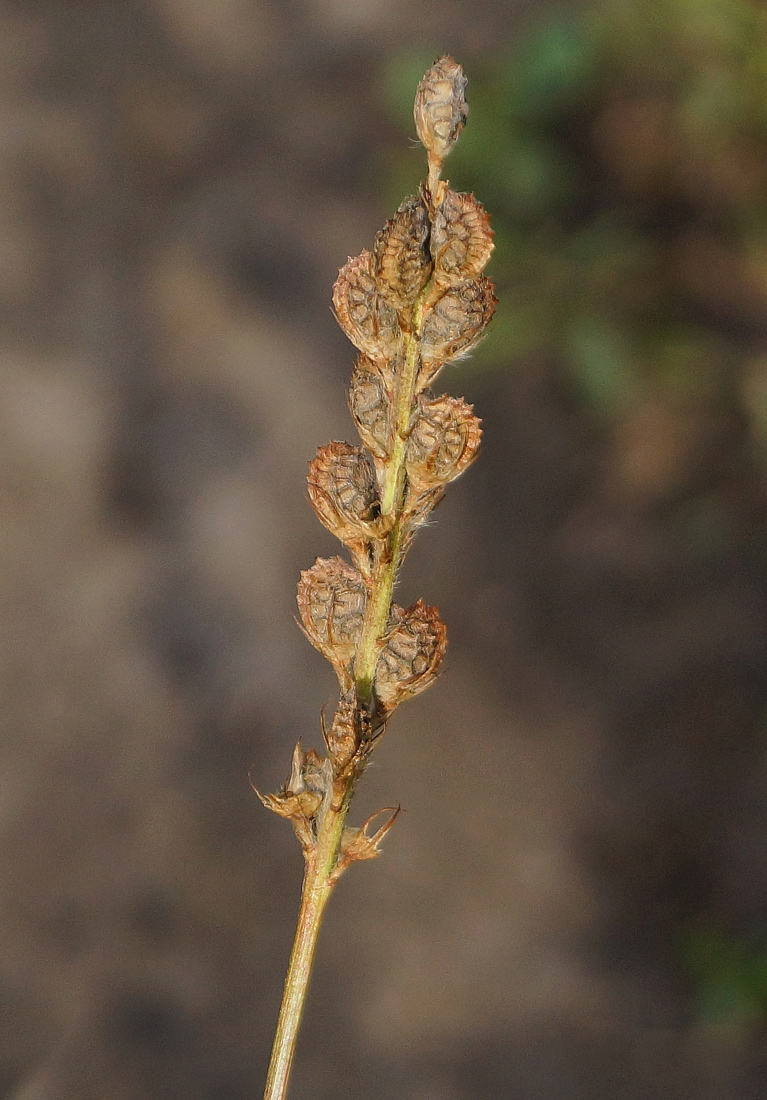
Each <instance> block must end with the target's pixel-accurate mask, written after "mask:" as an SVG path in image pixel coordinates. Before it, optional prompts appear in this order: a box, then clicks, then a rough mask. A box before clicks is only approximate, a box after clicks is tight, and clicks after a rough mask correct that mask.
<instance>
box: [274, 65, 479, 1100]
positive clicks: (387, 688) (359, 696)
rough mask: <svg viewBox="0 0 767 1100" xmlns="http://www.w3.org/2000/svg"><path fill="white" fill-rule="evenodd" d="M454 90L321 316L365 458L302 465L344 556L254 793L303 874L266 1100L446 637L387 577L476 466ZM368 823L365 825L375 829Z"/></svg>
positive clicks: (328, 583) (474, 252)
mask: <svg viewBox="0 0 767 1100" xmlns="http://www.w3.org/2000/svg"><path fill="white" fill-rule="evenodd" d="M465 88H466V78H465V76H464V74H463V70H462V69H461V67H460V65H458V64H456V62H455V61H453V59H452V58H451V57H447V56H445V57H441V58H440V59H439V60H438V61H437V62H436V63H435V64H434V65H433V66H432V68H431V69H429V70H428V72H427V73H426V74H425V75H424V77H423V79H422V80H421V82H420V84H419V85H418V90H417V92H416V98H415V109H414V116H415V123H416V129H417V131H418V136H419V138H420V140H421V142H422V144H423V145H424V147H425V148H426V152H427V157H428V169H429V172H428V178H427V180H426V181H425V182H423V183H422V184H421V187H420V191H419V194H418V195H411V196H410V197H409V198H407V199H405V201H404V202H403V203H402V205H401V206H400V208H399V210H397V212H396V214H395V215H394V217H393V218H392V219H391V220H390V221H388V222H387V223H386V225H385V226H384V227H383V229H382V230H381V231H380V233H378V235H377V237H376V240H375V243H374V246H373V251H372V252H368V251H365V252H362V253H361V254H360V255H359V256H355V257H354V258H353V259H351V258H350V259H349V261H348V262H347V263H346V264H345V265H344V266H343V267H342V268H341V270H340V272H339V274H338V279H337V280H336V283H335V286H334V287H333V305H334V308H335V313H336V317H337V319H338V323H339V324H340V326H341V328H342V329H343V330H344V332H345V333H346V335H347V336H348V337H349V339H350V340H351V342H352V343H353V344H354V346H355V347H356V348H357V349H358V351H359V352H360V355H359V357H358V359H357V362H356V366H355V369H354V373H353V375H352V380H351V386H350V389H349V407H350V410H351V414H352V418H353V420H354V423H355V425H356V427H357V430H358V432H359V435H360V438H361V440H362V444H363V445H362V446H355V445H352V444H350V443H338V442H333V443H329V444H328V445H327V446H325V447H321V448H320V449H319V451H318V452H317V456H316V458H315V459H314V460H313V461H312V462H311V463H310V466H309V477H308V482H309V499H310V500H311V503H312V505H313V507H314V510H315V512H316V513H317V515H318V517H319V519H320V521H321V522H322V523H323V524H324V525H325V526H326V527H327V528H328V530H330V531H331V532H332V533H333V534H334V535H336V537H337V538H338V539H339V540H340V541H341V542H342V543H343V544H344V546H346V548H347V549H348V551H349V553H350V555H351V559H352V562H353V564H352V565H350V564H349V563H348V562H346V561H344V560H343V559H342V558H318V559H317V561H316V562H315V563H314V565H313V566H312V568H311V569H308V570H306V571H305V572H304V573H302V574H301V580H300V582H299V585H298V609H299V612H300V615H301V622H302V624H303V630H304V633H305V634H306V636H307V638H308V639H309V641H310V642H311V643H312V645H313V646H314V647H315V649H318V650H319V651H320V653H322V654H323V656H325V657H326V658H327V659H328V661H330V663H331V664H332V666H333V668H334V670H335V673H336V676H337V677H338V683H339V689H340V698H339V702H338V707H337V709H336V712H335V715H334V717H333V720H332V722H331V724H330V727H329V728H327V726H326V725H325V723H324V722H323V727H322V732H323V739H324V743H325V751H326V755H325V756H322V755H320V754H319V753H317V752H315V750H314V749H309V750H308V751H304V750H303V749H302V747H301V744H300V742H299V744H298V745H296V748H295V751H294V753H293V766H292V770H291V774H290V779H289V780H288V781H287V783H286V784H285V785H284V787H283V788H282V789H281V790H280V791H278V792H277V793H276V794H268V795H259V797H260V798H261V800H262V802H263V803H264V805H266V806H267V807H268V808H269V809H270V810H273V811H274V812H275V813H277V814H280V815H281V816H282V817H286V818H287V819H288V820H289V821H290V822H291V824H292V825H293V828H294V829H295V832H296V835H297V837H298V839H299V841H300V842H301V846H302V848H303V852H304V857H305V860H306V869H305V875H304V886H303V894H302V900H301V910H300V914H299V920H298V929H297V932H296V939H295V943H294V947H293V953H292V955H291V959H290V964H289V969H288V975H287V979H286V982H285V992H284V996H283V1001H282V1008H281V1010H280V1017H279V1022H278V1025H277V1034H276V1036H275V1043H274V1049H273V1052H272V1060H271V1064H270V1067H269V1075H268V1079H267V1085H266V1093H265V1100H282V1098H283V1097H284V1096H285V1094H286V1091H287V1085H288V1079H289V1075H290V1069H291V1065H292V1060H293V1054H294V1051H295V1043H296V1037H297V1033H298V1027H299V1024H300V1019H301V1014H302V1010H303V1005H304V1000H305V997H306V988H307V983H308V978H309V973H310V970H311V965H312V959H313V956H314V950H315V946H316V942H317V935H318V933H319V928H320V924H321V922H322V916H323V913H324V910H325V906H326V904H327V901H328V898H329V897H330V894H331V892H332V889H333V887H334V885H335V883H336V882H337V881H338V879H339V877H340V875H341V874H342V873H343V871H344V870H346V868H347V867H348V866H349V865H350V864H352V863H354V862H356V861H358V860H363V859H372V858H374V857H375V856H377V855H378V854H379V844H380V842H381V840H382V839H383V838H384V836H385V835H386V833H387V832H388V831H389V829H390V828H391V826H392V824H393V822H394V820H395V818H396V816H397V813H398V811H397V810H391V811H381V813H384V812H388V817H387V819H386V820H385V821H384V823H383V824H382V825H381V826H380V827H379V828H378V829H376V830H375V832H373V833H372V834H371V833H369V832H368V827H369V826H370V824H371V821H372V820H373V819H370V820H369V821H367V822H366V823H365V824H364V825H363V826H362V828H351V827H349V826H347V825H346V816H347V813H348V810H349V805H350V803H351V799H352V796H353V794H354V788H355V786H356V784H357V782H358V780H359V778H360V776H361V775H362V773H363V771H364V770H365V767H366V765H367V763H368V760H369V758H370V754H371V752H372V751H373V749H374V748H375V745H376V743H377V741H378V739H379V738H380V736H381V734H382V733H383V731H384V729H385V728H386V724H387V722H388V720H389V718H390V717H391V715H392V713H393V712H394V710H395V709H396V708H397V707H398V706H399V704H400V703H402V702H403V701H404V700H406V699H410V698H412V697H413V696H415V695H418V694H420V692H422V691H424V690H425V689H426V688H427V687H429V685H430V684H432V683H433V682H434V680H435V678H436V676H437V674H438V671H439V667H440V664H441V662H442V658H443V656H444V654H445V649H446V648H447V629H446V627H445V625H444V623H442V622H441V620H440V617H439V613H438V611H437V608H435V607H427V605H426V604H425V603H424V602H423V601H422V600H418V601H417V602H416V603H414V604H413V605H412V606H411V607H408V608H402V607H398V606H397V605H396V604H395V603H393V600H392V595H393V591H394V585H395V581H396V578H397V572H398V570H399V567H400V565H401V564H402V561H403V559H404V557H405V554H406V552H407V550H408V547H409V546H410V543H411V541H412V539H413V536H414V535H415V533H416V531H417V529H418V528H419V527H420V526H421V525H422V524H423V523H424V522H425V521H426V520H427V519H428V516H429V514H430V512H431V511H432V509H433V508H434V507H435V505H436V504H437V503H438V502H439V501H440V500H441V498H442V496H443V495H444V491H445V487H446V486H447V484H448V483H449V482H450V481H453V480H454V479H455V478H456V477H458V476H459V475H460V474H462V473H463V471H464V470H465V469H466V468H467V467H468V466H469V465H470V464H471V463H472V462H473V460H474V459H475V458H476V456H477V452H478V450H479V443H480V436H481V431H480V426H479V425H480V422H479V420H478V418H477V417H476V416H475V415H474V413H473V411H472V408H471V406H470V405H467V404H466V402H465V401H464V400H463V399H462V398H455V397H449V396H447V395H445V394H443V395H441V396H439V397H433V396H431V395H430V394H429V388H430V387H431V386H432V384H433V383H434V381H435V380H436V378H437V376H438V375H439V373H440V371H441V370H442V368H443V367H444V366H445V364H446V363H448V362H450V361H452V360H455V359H457V358H459V357H460V356H463V355H465V354H466V353H467V352H469V351H470V350H471V349H472V348H473V347H475V346H476V344H477V343H478V342H479V340H480V339H481V338H482V335H483V333H484V331H485V329H486V328H487V325H488V323H489V321H490V318H491V317H492V315H493V310H494V308H495V297H494V294H493V284H492V283H491V281H490V280H489V279H487V278H486V277H485V276H484V275H483V274H482V272H483V270H484V268H485V266H486V264H487V262H488V260H489V258H490V253H491V251H492V248H493V243H492V236H493V233H492V230H491V229H490V222H489V218H488V216H487V214H486V213H485V210H484V209H483V207H482V206H481V204H480V203H479V202H478V201H477V200H476V199H475V198H474V196H473V195H468V194H460V193H458V192H456V191H452V190H451V189H450V187H449V186H448V184H447V182H446V181H444V180H442V179H440V175H441V171H442V162H443V160H444V158H445V157H446V156H447V155H448V153H449V152H450V150H451V149H452V147H453V146H454V144H455V142H456V141H457V139H458V137H459V135H460V133H461V130H462V129H463V126H464V124H465V122H466V116H467V107H466V100H465ZM378 816H379V815H378V814H376V815H374V817H378Z"/></svg>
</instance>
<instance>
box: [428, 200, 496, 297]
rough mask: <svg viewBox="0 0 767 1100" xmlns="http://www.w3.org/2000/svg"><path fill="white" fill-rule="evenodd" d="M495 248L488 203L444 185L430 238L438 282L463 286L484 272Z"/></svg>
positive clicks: (443, 284)
mask: <svg viewBox="0 0 767 1100" xmlns="http://www.w3.org/2000/svg"><path fill="white" fill-rule="evenodd" d="M493 247H494V246H493V230H492V229H491V228H490V218H489V217H488V215H487V212H486V211H485V208H484V206H482V204H481V203H480V202H478V201H477V200H476V199H475V198H474V196H473V195H466V194H462V193H461V192H459V191H451V190H450V188H449V187H445V188H443V189H442V201H441V202H440V204H439V206H438V207H437V209H436V210H435V212H434V217H433V219H432V228H431V238H430V248H431V254H432V256H433V257H434V274H435V279H436V281H437V283H440V284H442V286H460V285H461V284H462V283H465V282H467V281H468V280H469V279H474V278H476V276H477V275H481V274H482V272H483V271H484V270H485V267H486V266H487V261H488V260H489V259H490V255H491V253H492V251H493Z"/></svg>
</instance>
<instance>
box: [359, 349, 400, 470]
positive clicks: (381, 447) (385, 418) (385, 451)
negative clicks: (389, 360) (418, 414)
mask: <svg viewBox="0 0 767 1100" xmlns="http://www.w3.org/2000/svg"><path fill="white" fill-rule="evenodd" d="M391 402H392V392H391V384H390V381H389V378H388V371H386V370H385V369H382V368H381V367H380V366H379V365H377V364H376V362H375V361H374V360H373V359H370V358H368V356H366V355H361V356H360V357H359V358H358V359H357V362H356V364H355V367H354V374H352V382H351V386H350V388H349V409H350V411H351V414H352V417H353V419H354V423H355V424H356V426H357V431H358V432H359V433H360V438H361V439H362V442H363V443H364V444H365V446H366V447H367V448H368V450H369V451H371V452H372V453H373V454H374V455H375V456H376V458H386V457H387V455H389V454H390V452H391V428H390V423H391V417H390V412H391Z"/></svg>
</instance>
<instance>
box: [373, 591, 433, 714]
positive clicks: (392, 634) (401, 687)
mask: <svg viewBox="0 0 767 1100" xmlns="http://www.w3.org/2000/svg"><path fill="white" fill-rule="evenodd" d="M446 649H447V627H446V626H445V624H444V623H443V622H442V621H441V620H440V617H439V612H438V610H437V608H436V607H427V606H426V604H425V603H424V602H423V600H418V601H417V602H416V603H414V604H413V605H412V607H408V608H407V609H406V610H404V611H403V609H402V608H401V607H396V606H394V607H392V621H391V625H390V628H389V631H388V632H387V634H386V638H385V641H384V646H383V648H382V650H381V653H380V656H379V658H378V664H377V666H376V677H375V691H376V696H377V697H378V702H379V704H380V705H381V706H382V707H383V709H384V710H385V711H386V712H387V713H390V712H391V711H393V710H394V708H395V707H396V706H398V705H399V703H401V702H402V701H403V700H404V699H409V698H411V697H412V696H414V695H418V694H419V693H420V692H422V691H424V690H425V689H426V688H427V687H429V685H430V684H432V683H433V682H434V680H435V678H436V675H437V670H438V669H439V666H440V663H441V661H442V658H443V657H444V655H445V650H446Z"/></svg>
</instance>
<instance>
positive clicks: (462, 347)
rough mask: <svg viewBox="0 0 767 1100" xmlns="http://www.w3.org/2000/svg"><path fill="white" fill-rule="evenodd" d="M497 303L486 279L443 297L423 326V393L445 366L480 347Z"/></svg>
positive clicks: (420, 382)
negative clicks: (478, 345)
mask: <svg viewBox="0 0 767 1100" xmlns="http://www.w3.org/2000/svg"><path fill="white" fill-rule="evenodd" d="M496 301H497V299H496V297H495V295H494V294H493V284H492V282H491V281H490V279H488V278H487V277H486V276H484V275H480V276H479V277H478V278H477V279H472V280H471V281H470V282H468V283H465V284H464V285H463V286H458V287H453V288H452V289H450V290H448V291H446V293H445V294H443V295H442V297H441V298H440V299H439V301H438V302H437V304H436V305H435V306H434V308H433V309H432V310H431V312H430V313H429V315H428V316H427V318H426V320H425V321H424V324H423V330H422V334H421V359H422V362H423V366H422V368H421V372H420V374H419V376H418V387H417V388H418V391H419V392H421V391H423V390H425V389H426V388H427V387H428V386H429V385H431V383H432V382H433V381H434V379H435V378H436V377H437V375H438V374H439V372H440V370H441V369H442V367H443V366H444V365H445V363H447V362H449V361H450V360H451V359H457V358H459V357H460V356H462V355H466V354H467V353H468V352H470V351H471V349H472V348H474V347H476V346H477V344H478V343H479V341H480V340H481V339H482V337H483V335H484V333H485V329H486V328H487V326H488V324H489V323H490V318H491V317H492V316H493V313H494V312H495V306H496Z"/></svg>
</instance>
